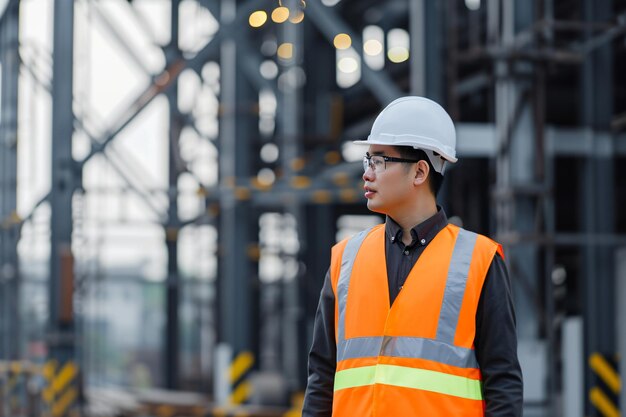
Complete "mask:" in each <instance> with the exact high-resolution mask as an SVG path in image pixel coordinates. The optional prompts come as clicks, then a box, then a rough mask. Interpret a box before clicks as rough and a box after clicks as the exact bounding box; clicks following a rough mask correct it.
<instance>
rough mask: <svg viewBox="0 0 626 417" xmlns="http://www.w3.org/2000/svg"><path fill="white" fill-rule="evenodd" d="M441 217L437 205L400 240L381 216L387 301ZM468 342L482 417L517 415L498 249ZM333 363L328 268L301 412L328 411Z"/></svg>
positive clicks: (510, 321) (314, 416) (312, 416)
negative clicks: (477, 368) (407, 238)
mask: <svg viewBox="0 0 626 417" xmlns="http://www.w3.org/2000/svg"><path fill="white" fill-rule="evenodd" d="M447 223H448V219H447V217H446V214H445V212H444V211H443V210H442V209H441V208H439V209H438V212H437V214H435V215H434V216H432V217H431V218H429V219H427V220H426V221H424V222H422V223H420V224H419V225H417V226H415V227H414V228H413V229H411V236H412V241H411V243H410V244H409V245H407V246H405V245H404V244H403V243H402V229H401V228H400V226H398V224H397V223H396V222H395V221H393V219H391V218H389V217H388V218H387V222H386V224H385V235H386V239H385V255H386V260H387V275H388V282H389V298H390V302H391V303H393V301H394V300H395V298H396V297H397V295H398V293H399V292H400V290H401V288H402V286H403V285H404V281H405V280H406V278H407V276H408V274H409V272H410V270H411V269H412V268H413V265H415V262H417V259H418V258H419V256H420V255H421V254H422V252H423V251H424V249H425V248H426V246H428V244H429V243H430V242H431V241H432V239H433V238H434V237H435V236H436V235H437V233H439V232H440V231H441V230H442V229H443V228H444V227H445V226H446V225H447ZM474 346H475V348H476V358H477V359H478V363H479V364H480V370H481V374H482V379H483V395H484V398H485V403H486V409H485V417H505V416H506V417H519V416H521V415H522V372H521V369H520V365H519V362H518V359H517V334H516V330H515V311H514V308H513V298H512V294H511V283H510V280H509V276H508V273H507V270H506V265H505V263H504V261H503V260H502V258H500V256H499V255H497V256H495V257H494V259H493V261H492V263H491V266H490V267H489V271H488V272H487V277H486V278H485V283H484V285H483V290H482V293H481V296H480V300H479V303H478V309H477V312H476V336H475V339H474ZM336 364H337V347H336V344H335V296H334V294H333V290H332V285H331V282H330V273H329V272H326V278H325V280H324V286H323V288H322V292H321V295H320V302H319V305H318V308H317V313H316V316H315V325H314V329H313V344H312V346H311V351H310V353H309V379H308V384H307V389H306V393H305V397H304V406H303V410H302V417H330V416H331V414H332V401H333V384H334V378H335V368H336Z"/></svg>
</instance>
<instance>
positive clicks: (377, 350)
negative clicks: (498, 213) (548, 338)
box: [337, 229, 478, 368]
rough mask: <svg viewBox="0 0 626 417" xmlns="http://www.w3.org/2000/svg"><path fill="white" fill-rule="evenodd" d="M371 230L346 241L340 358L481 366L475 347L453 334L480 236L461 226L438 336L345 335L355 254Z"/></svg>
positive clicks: (339, 289) (340, 283)
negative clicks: (457, 343)
mask: <svg viewBox="0 0 626 417" xmlns="http://www.w3.org/2000/svg"><path fill="white" fill-rule="evenodd" d="M370 230H371V229H369V230H365V231H363V232H361V233H359V234H357V235H355V236H354V237H352V238H351V239H350V240H349V241H348V243H347V244H346V247H345V248H344V251H343V256H342V258H341V268H340V272H339V280H338V283H337V302H338V308H339V317H338V319H339V323H338V329H337V336H338V337H337V339H338V346H337V361H342V360H346V359H355V358H367V357H377V356H379V355H383V356H389V357H404V358H419V359H425V360H431V361H435V362H439V363H442V364H447V365H451V366H456V367H459V368H478V363H477V360H476V355H475V354H474V351H473V350H472V349H467V348H462V347H458V346H454V335H455V333H456V327H457V324H458V321H459V314H460V311H461V305H462V302H463V297H464V293H465V287H466V283H467V278H468V273H469V265H470V262H471V259H472V254H473V252H474V246H475V243H476V238H477V235H476V234H475V233H472V232H468V231H466V230H463V229H460V230H459V234H458V236H457V240H456V242H455V246H454V250H453V252H452V258H451V261H450V267H449V271H448V277H447V281H446V288H445V291H444V298H443V304H442V307H441V313H440V316H439V322H438V327H437V339H425V338H418V337H389V336H385V337H384V338H383V337H357V338H351V339H345V317H346V308H347V301H348V287H349V285H350V275H351V274H352V267H353V265H354V261H355V259H356V255H357V253H358V251H359V249H360V247H361V245H362V243H363V241H364V240H365V237H366V236H367V235H368V233H369V232H370Z"/></svg>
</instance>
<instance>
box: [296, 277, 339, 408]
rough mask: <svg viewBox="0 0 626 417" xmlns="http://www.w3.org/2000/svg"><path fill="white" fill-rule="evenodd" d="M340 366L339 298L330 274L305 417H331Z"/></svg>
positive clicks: (313, 348)
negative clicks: (336, 311) (337, 314)
mask: <svg viewBox="0 0 626 417" xmlns="http://www.w3.org/2000/svg"><path fill="white" fill-rule="evenodd" d="M336 366H337V345H336V343H335V294H334V293H333V289H332V286H331V282H330V273H329V272H326V278H325V279H324V286H323V287H322V293H321V295H320V301H319V304H318V306H317V313H316V314H315V325H314V327H313V344H312V346H311V351H310V352H309V379H308V382H307V387H306V392H305V394H304V404H303V408H302V417H330V416H331V414H332V409H333V385H334V382H335V369H336Z"/></svg>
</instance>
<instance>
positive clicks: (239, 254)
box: [217, 0, 258, 355]
mask: <svg viewBox="0 0 626 417" xmlns="http://www.w3.org/2000/svg"><path fill="white" fill-rule="evenodd" d="M247 13H248V12H247V11H246V10H245V9H244V10H242V8H240V7H237V2H236V0H222V2H221V17H220V25H221V26H223V27H230V26H231V25H233V22H237V21H239V20H241V19H242V15H245V17H246V19H247ZM237 49H238V45H237V42H236V41H235V40H234V39H233V38H227V37H225V38H223V39H222V43H221V55H220V63H221V87H220V88H221V100H220V105H221V106H220V107H221V112H220V114H221V118H220V123H219V127H220V132H219V179H220V187H221V190H222V191H221V192H220V194H219V204H220V210H219V228H218V242H219V247H220V250H219V258H218V278H217V285H218V289H217V293H218V294H219V296H218V299H217V303H218V314H217V316H218V342H219V343H223V344H227V345H229V346H230V348H231V349H232V351H233V354H234V355H238V354H239V353H241V352H243V351H254V350H255V346H254V345H255V343H254V333H255V331H256V329H254V328H253V327H252V317H253V315H254V314H256V311H255V309H254V308H253V301H254V300H253V298H252V288H253V285H254V277H255V276H256V271H255V270H253V268H252V263H251V261H250V257H249V254H248V251H247V249H248V244H249V242H250V241H256V240H258V232H257V237H256V238H255V236H254V235H255V231H256V230H258V229H257V227H258V225H257V224H258V219H257V218H256V216H254V215H252V212H251V210H250V202H249V201H246V200H239V199H237V197H236V195H235V189H236V186H237V185H238V184H239V182H241V181H242V180H243V179H245V178H249V177H250V169H251V166H250V161H251V155H250V149H251V146H250V145H251V143H252V142H251V141H252V140H254V138H255V137H256V136H257V135H258V133H255V131H254V130H253V129H254V127H256V126H257V125H256V124H255V123H254V122H255V121H256V120H258V119H256V118H255V116H254V115H253V112H252V109H253V107H252V103H253V102H256V101H257V100H258V99H257V97H255V96H254V93H253V91H252V89H251V86H250V85H249V83H248V80H247V79H246V78H245V76H244V75H243V70H242V67H241V66H240V65H239V63H238V60H237V57H238V53H237Z"/></svg>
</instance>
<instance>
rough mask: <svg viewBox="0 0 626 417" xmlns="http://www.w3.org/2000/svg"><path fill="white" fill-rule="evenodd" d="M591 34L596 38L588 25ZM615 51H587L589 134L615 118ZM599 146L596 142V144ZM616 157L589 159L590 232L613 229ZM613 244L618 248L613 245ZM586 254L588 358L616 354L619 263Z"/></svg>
mask: <svg viewBox="0 0 626 417" xmlns="http://www.w3.org/2000/svg"><path fill="white" fill-rule="evenodd" d="M582 7H583V16H584V18H585V20H587V21H589V22H594V21H608V20H609V19H611V17H612V14H613V1H612V0H600V1H594V2H590V1H588V2H583V6H582ZM585 36H586V38H587V39H592V38H593V33H592V31H591V30H590V29H589V30H587V31H586V34H585ZM612 69H613V51H612V46H611V44H604V46H603V47H601V48H598V49H596V50H595V51H594V52H592V53H590V54H589V55H587V59H586V61H585V62H584V64H583V67H582V78H581V82H582V85H581V91H582V94H581V98H580V105H581V107H580V111H581V119H582V121H583V125H584V127H586V128H588V129H589V130H590V132H592V133H591V137H592V142H594V145H595V142H596V141H595V140H594V139H593V138H594V137H595V133H594V132H602V131H604V132H609V131H610V126H611V120H612V118H613V112H614V109H613V97H614V92H613V70H612ZM594 147H595V146H594ZM613 164H614V158H613V156H612V155H608V156H606V157H605V156H599V155H598V154H596V153H593V154H591V155H590V156H589V157H587V158H585V162H584V168H583V169H584V174H583V175H582V178H583V182H582V184H581V186H582V190H581V191H582V193H581V196H582V201H581V205H582V207H583V211H582V212H583V219H582V225H583V230H584V231H585V232H586V233H587V234H589V235H592V234H595V233H608V234H611V233H613V232H614V230H615V224H614V222H615V211H614V196H613V194H614V190H615V186H614V181H615V179H614V174H613V173H614V167H613ZM612 249H614V248H612ZM582 254H583V266H584V269H583V273H582V274H581V276H582V279H583V282H582V283H581V284H582V285H581V287H580V288H583V289H584V291H583V313H584V339H585V358H589V357H590V355H592V354H593V353H596V352H597V353H600V354H603V355H613V354H615V352H616V349H617V346H616V336H615V313H616V307H615V298H614V296H613V295H614V294H615V291H616V284H615V272H614V271H615V264H614V257H613V251H612V250H610V249H609V248H606V249H605V248H599V247H594V246H591V245H589V246H587V247H585V249H584V251H583V252H582ZM585 369H586V371H585V392H589V390H590V389H591V388H592V387H594V386H595V385H597V384H598V383H599V379H598V378H597V376H596V375H595V374H594V373H593V372H592V371H591V369H590V368H589V366H586V367H585ZM596 412H597V411H595V410H594V409H593V407H592V406H591V404H590V402H589V401H586V402H585V415H594V413H596Z"/></svg>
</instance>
